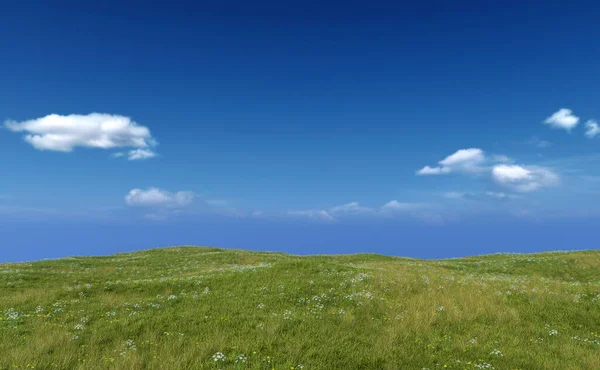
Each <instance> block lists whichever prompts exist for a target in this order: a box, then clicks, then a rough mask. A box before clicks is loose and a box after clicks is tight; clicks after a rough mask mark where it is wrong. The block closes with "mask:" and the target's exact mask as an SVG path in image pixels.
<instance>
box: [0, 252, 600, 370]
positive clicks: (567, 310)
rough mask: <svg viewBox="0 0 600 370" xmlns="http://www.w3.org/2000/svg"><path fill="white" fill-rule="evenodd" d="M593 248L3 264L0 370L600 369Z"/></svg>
mask: <svg viewBox="0 0 600 370" xmlns="http://www.w3.org/2000/svg"><path fill="white" fill-rule="evenodd" d="M599 252H600V251H583V252H555V253H540V254H531V255H500V254H499V255H488V256H481V257H470V258H461V259H450V260H434V261H424V260H417V259H408V258H394V257H386V256H379V255H370V254H362V255H331V256H304V257H301V256H293V255H286V254H282V253H259V252H250V251H242V250H223V249H217V248H200V247H177V248H165V249H154V250H148V251H141V252H135V253H127V254H118V255H114V256H108V257H77V258H64V259H59V260H46V261H40V262H33V263H9V264H0V354H1V356H0V369H28V368H36V369H300V368H304V369H600V334H599V333H600V283H599V282H600V253H599Z"/></svg>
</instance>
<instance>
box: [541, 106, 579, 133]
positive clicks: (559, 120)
mask: <svg viewBox="0 0 600 370" xmlns="http://www.w3.org/2000/svg"><path fill="white" fill-rule="evenodd" d="M544 123H545V124H547V125H550V126H552V127H554V128H560V129H563V130H567V131H571V130H572V129H573V128H574V127H575V126H577V125H578V124H579V117H577V116H575V115H574V114H573V111H571V110H570V109H567V108H561V109H559V110H558V111H557V112H554V114H552V115H551V116H550V117H548V118H546V120H545V121H544Z"/></svg>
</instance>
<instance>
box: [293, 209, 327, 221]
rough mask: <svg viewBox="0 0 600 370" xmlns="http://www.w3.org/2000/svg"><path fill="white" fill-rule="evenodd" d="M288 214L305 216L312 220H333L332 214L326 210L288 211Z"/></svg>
mask: <svg viewBox="0 0 600 370" xmlns="http://www.w3.org/2000/svg"><path fill="white" fill-rule="evenodd" d="M287 214H288V215H289V216H295V217H306V218H310V219H313V220H319V221H333V216H331V215H330V214H329V213H328V212H327V211H325V210H320V211H289V212H288V213H287Z"/></svg>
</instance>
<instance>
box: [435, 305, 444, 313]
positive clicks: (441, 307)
mask: <svg viewBox="0 0 600 370" xmlns="http://www.w3.org/2000/svg"><path fill="white" fill-rule="evenodd" d="M444 310H445V308H444V306H440V307H438V308H437V309H436V311H437V312H442V311H444Z"/></svg>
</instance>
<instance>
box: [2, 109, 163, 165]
mask: <svg viewBox="0 0 600 370" xmlns="http://www.w3.org/2000/svg"><path fill="white" fill-rule="evenodd" d="M4 126H5V127H6V128H8V129H9V130H11V131H13V132H24V133H26V134H25V136H24V139H25V141H26V142H28V143H29V144H31V145H32V146H33V147H34V148H35V149H38V150H50V151H59V152H71V151H73V149H74V148H76V147H88V148H99V149H114V148H124V147H131V148H135V149H133V150H131V151H130V152H129V159H130V160H136V159H144V158H150V157H153V156H154V155H155V153H154V152H153V151H152V150H151V149H150V148H151V147H154V146H156V140H155V139H154V138H153V137H152V135H151V134H150V130H149V129H148V128H147V127H145V126H141V125H139V124H137V123H136V122H134V121H133V120H132V119H131V118H129V117H125V116H120V115H112V114H104V113H91V114H88V115H80V114H71V115H67V116H63V115H58V114H50V115H47V116H45V117H41V118H36V119H32V120H27V121H22V122H17V121H13V120H7V121H6V122H4Z"/></svg>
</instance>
